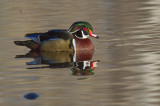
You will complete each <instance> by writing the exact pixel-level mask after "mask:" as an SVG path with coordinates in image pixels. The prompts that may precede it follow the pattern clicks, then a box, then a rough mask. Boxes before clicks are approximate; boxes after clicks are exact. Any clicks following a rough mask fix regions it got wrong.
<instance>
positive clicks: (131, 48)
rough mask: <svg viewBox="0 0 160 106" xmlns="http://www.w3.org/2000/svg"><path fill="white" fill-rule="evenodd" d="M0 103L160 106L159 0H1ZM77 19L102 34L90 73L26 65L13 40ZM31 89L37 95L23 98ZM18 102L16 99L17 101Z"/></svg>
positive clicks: (59, 27)
mask: <svg viewBox="0 0 160 106" xmlns="http://www.w3.org/2000/svg"><path fill="white" fill-rule="evenodd" d="M0 13H1V17H0V36H1V38H0V44H1V46H0V51H1V52H0V60H1V61H0V70H1V71H0V80H1V81H0V85H1V87H0V96H1V98H0V105H2V106H10V105H16V106H18V105H19V106H21V105H26V106H28V105H33V106H34V105H35V106H36V105H42V106H43V105H45V106H50V105H60V106H63V105H64V106H66V105H71V106H82V105H83V106H84V105H86V106H88V105H92V106H159V105H160V101H159V99H160V93H159V91H160V90H159V89H160V83H159V82H160V77H159V75H160V73H159V71H160V70H159V69H160V66H159V64H160V62H159V59H160V56H159V54H160V46H159V44H160V43H159V42H160V39H159V34H160V20H159V17H160V14H159V13H160V1H159V0H134V1H127V0H116V1H115V0H93V1H92V2H91V1H88V0H76V1H75V2H73V1H72V0H67V1H65V0H61V1H53V0H45V1H43V0H39V1H28V0H27V1H24V0H21V1H20V0H14V1H6V0H1V1H0ZM79 20H84V21H88V22H90V23H91V24H92V25H93V28H94V32H95V33H96V34H97V35H99V36H100V38H101V39H99V40H95V39H92V41H93V43H94V44H95V54H94V57H93V60H100V61H101V62H100V63H99V64H98V65H99V66H98V67H97V69H96V71H95V73H94V75H92V76H72V75H71V71H70V69H68V68H61V69H53V68H52V69H51V68H42V69H30V70H29V69H27V68H28V66H27V65H26V64H25V63H26V62H28V61H32V59H30V58H21V59H17V58H14V57H15V56H16V55H18V54H25V53H26V52H28V49H27V48H23V47H17V46H15V45H14V44H13V41H14V40H21V39H23V35H25V34H26V33H31V32H43V31H47V30H50V29H68V28H69V26H70V25H71V24H72V23H73V22H75V21H79ZM30 92H35V93H37V94H39V98H37V99H35V100H34V101H31V102H30V101H28V100H26V99H24V98H23V96H24V95H25V94H27V93H30ZM17 101H19V102H17Z"/></svg>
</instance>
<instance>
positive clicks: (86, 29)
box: [68, 21, 98, 39]
mask: <svg viewBox="0 0 160 106" xmlns="http://www.w3.org/2000/svg"><path fill="white" fill-rule="evenodd" d="M68 31H69V32H81V33H78V34H79V35H78V34H77V35H76V36H77V37H79V38H82V39H84V38H88V36H91V37H95V38H98V36H97V35H95V34H93V28H92V26H91V24H90V23H88V22H85V21H78V22H75V23H73V24H72V25H71V27H70V28H69V30H68Z"/></svg>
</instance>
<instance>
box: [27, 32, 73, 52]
mask: <svg viewBox="0 0 160 106" xmlns="http://www.w3.org/2000/svg"><path fill="white" fill-rule="evenodd" d="M26 37H27V38H30V39H31V40H32V41H33V42H35V44H36V45H38V46H37V47H38V48H31V49H40V50H41V51H55V52H59V51H70V52H72V51H73V46H72V39H73V37H72V34H70V33H69V32H67V31H66V30H50V31H48V32H45V33H33V34H27V35H26Z"/></svg>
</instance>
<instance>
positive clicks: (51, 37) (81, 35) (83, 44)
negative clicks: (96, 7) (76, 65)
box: [14, 21, 98, 60]
mask: <svg viewBox="0 0 160 106" xmlns="http://www.w3.org/2000/svg"><path fill="white" fill-rule="evenodd" d="M89 36H91V37H95V38H98V36H97V35H95V34H93V28H92V26H91V25H90V24H89V23H88V22H84V21H78V22H75V23H73V24H72V26H71V27H70V28H69V29H68V30H59V29H58V30H55V29H54V30H49V31H48V32H44V33H30V34H26V36H25V37H27V38H29V39H31V40H27V41H14V43H15V44H16V45H20V46H26V47H28V48H30V49H31V50H32V51H47V52H48V51H49V52H50V51H51V52H73V54H76V58H80V59H81V58H82V55H83V56H84V54H86V57H84V58H90V57H89V56H90V55H91V54H93V52H94V46H93V44H92V42H91V40H90V39H89V38H88V37H89ZM87 56H88V57H87ZM82 60H83V59H82Z"/></svg>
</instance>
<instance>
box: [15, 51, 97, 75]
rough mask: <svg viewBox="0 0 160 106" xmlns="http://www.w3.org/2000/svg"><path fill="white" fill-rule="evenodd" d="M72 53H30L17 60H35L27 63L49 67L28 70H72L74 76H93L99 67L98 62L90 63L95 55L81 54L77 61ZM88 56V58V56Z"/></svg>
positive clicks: (20, 56)
mask: <svg viewBox="0 0 160 106" xmlns="http://www.w3.org/2000/svg"><path fill="white" fill-rule="evenodd" d="M74 55H75V54H73V53H72V52H43V51H30V52H29V53H27V54H25V55H17V56H16V58H34V61H31V62H27V63H26V64H27V65H47V66H40V67H30V68H28V69H39V68H70V69H71V70H72V74H73V75H93V74H94V72H93V70H94V69H95V67H97V63H98V62H99V60H97V61H90V59H91V58H92V56H93V53H90V56H88V54H83V55H82V54H81V56H79V58H78V59H80V60H81V61H77V60H76V61H75V59H73V58H74ZM86 55H87V56H86Z"/></svg>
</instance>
